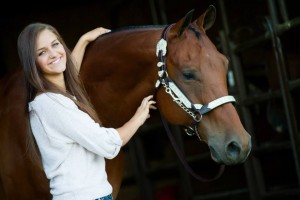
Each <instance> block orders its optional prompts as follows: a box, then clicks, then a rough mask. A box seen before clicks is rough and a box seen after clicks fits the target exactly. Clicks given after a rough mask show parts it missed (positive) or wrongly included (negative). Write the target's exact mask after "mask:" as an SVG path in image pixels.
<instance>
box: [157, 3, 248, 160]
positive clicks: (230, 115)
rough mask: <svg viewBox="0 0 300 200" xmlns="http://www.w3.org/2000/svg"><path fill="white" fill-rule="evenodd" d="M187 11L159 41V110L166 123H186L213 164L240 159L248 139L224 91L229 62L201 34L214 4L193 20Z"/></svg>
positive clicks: (209, 21) (243, 157)
mask: <svg viewBox="0 0 300 200" xmlns="http://www.w3.org/2000/svg"><path fill="white" fill-rule="evenodd" d="M192 13H193V11H191V12H189V13H188V14H187V15H186V16H185V17H183V18H182V19H181V20H179V21H178V22H177V23H175V24H173V25H170V26H168V28H166V29H165V30H164V33H163V36H164V37H165V40H164V39H162V40H161V41H160V42H159V43H158V47H157V54H158V57H159V60H160V62H158V69H159V73H158V74H159V80H158V82H157V85H156V87H157V88H158V92H157V104H158V108H159V109H160V111H161V112H162V114H163V116H164V117H165V118H166V119H167V120H168V121H169V122H170V123H173V124H176V125H182V126H185V127H189V128H188V129H187V130H188V132H189V133H190V134H193V133H195V134H197V135H198V136H199V137H200V138H201V140H202V141H204V142H206V143H207V144H208V146H209V149H210V151H211V156H212V159H213V160H214V161H216V162H217V163H224V164H226V165H233V164H237V163H242V162H244V161H245V160H246V158H247V157H248V155H249V153H250V150H251V137H250V135H249V134H248V133H247V131H246V130H245V129H244V127H243V125H242V123H241V121H240V118H239V116H238V113H237V111H236V109H235V107H234V105H233V104H232V102H234V101H235V99H234V98H233V97H232V96H229V95H228V88H227V71H228V60H227V58H226V57H225V56H224V55H223V54H222V53H220V52H219V51H218V50H217V48H216V46H215V45H214V44H213V43H212V42H211V40H210V39H209V38H208V36H207V35H206V30H208V29H209V28H210V27H211V26H212V25H213V23H214V20H215V14H216V11H215V7H213V6H210V7H209V8H208V9H207V10H206V12H204V13H203V14H202V15H201V16H200V17H199V18H198V19H196V20H195V21H191V19H192Z"/></svg>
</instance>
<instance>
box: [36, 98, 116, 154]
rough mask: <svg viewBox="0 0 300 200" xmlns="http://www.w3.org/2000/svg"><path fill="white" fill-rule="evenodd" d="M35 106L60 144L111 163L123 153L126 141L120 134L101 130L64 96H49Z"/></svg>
mask: <svg viewBox="0 0 300 200" xmlns="http://www.w3.org/2000/svg"><path fill="white" fill-rule="evenodd" d="M32 105H33V106H34V107H35V112H36V114H38V115H39V118H40V120H41V122H42V124H43V127H44V129H45V131H46V132H47V134H48V137H51V138H52V140H53V139H55V140H54V141H57V142H58V143H59V142H67V143H72V142H75V143H78V144H80V145H81V146H83V147H84V148H86V149H87V150H89V151H91V152H94V153H96V154H98V155H101V156H103V157H105V158H107V159H112V158H114V157H115V156H116V155H117V154H118V153H119V151H120V148H121V146H122V140H121V138H120V135H119V134H118V132H117V130H116V129H114V128H105V127H101V126H100V125H99V124H98V123H96V122H95V121H94V120H93V119H92V118H91V117H90V116H89V115H88V114H87V113H85V112H83V111H81V110H80V109H79V108H78V107H77V105H76V104H75V103H74V102H73V101H72V100H71V99H69V98H67V97H65V96H63V95H60V94H52V93H46V94H44V95H42V96H39V97H38V98H37V99H36V100H35V104H32ZM56 145H57V144H56Z"/></svg>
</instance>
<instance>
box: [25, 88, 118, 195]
mask: <svg viewBox="0 0 300 200" xmlns="http://www.w3.org/2000/svg"><path fill="white" fill-rule="evenodd" d="M29 111H30V124H31V128H32V132H33V135H34V137H35V139H36V142H37V144H38V147H39V150H40V152H41V156H42V162H43V168H44V170H45V173H46V176H47V178H48V179H49V180H50V188H51V190H50V192H51V194H52V196H53V200H93V199H96V198H100V197H103V196H106V195H108V194H110V193H112V187H111V185H110V184H109V182H108V181H107V174H106V171H105V160H104V158H108V159H112V158H114V157H115V156H116V155H117V154H118V153H119V151H120V148H121V145H122V140H121V138H120V136H119V134H118V132H117V131H116V129H113V128H104V127H100V126H99V124H98V123H96V122H95V121H94V120H92V118H91V117H90V116H89V115H88V114H86V113H85V112H82V111H81V110H80V109H78V107H77V105H76V104H75V103H74V102H73V101H72V100H71V99H69V98H67V97H65V96H63V95H61V94H55V93H50V92H48V93H43V94H41V95H39V96H37V97H36V98H35V99H34V100H33V101H32V102H30V103H29Z"/></svg>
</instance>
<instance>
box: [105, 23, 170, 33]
mask: <svg viewBox="0 0 300 200" xmlns="http://www.w3.org/2000/svg"><path fill="white" fill-rule="evenodd" d="M165 26H166V25H140V26H126V27H120V28H117V29H114V30H112V31H111V32H110V33H114V32H120V31H127V30H134V29H152V28H163V27H165Z"/></svg>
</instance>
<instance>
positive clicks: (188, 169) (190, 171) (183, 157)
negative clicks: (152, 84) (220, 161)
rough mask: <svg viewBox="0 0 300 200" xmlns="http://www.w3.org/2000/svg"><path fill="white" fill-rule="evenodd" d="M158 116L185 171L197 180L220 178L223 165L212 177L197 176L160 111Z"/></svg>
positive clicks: (204, 180) (207, 180)
mask: <svg viewBox="0 0 300 200" xmlns="http://www.w3.org/2000/svg"><path fill="white" fill-rule="evenodd" d="M159 113H160V112H159ZM160 116H161V120H162V122H163V125H164V127H165V130H166V132H167V135H168V137H169V139H170V141H171V143H172V145H173V148H174V150H175V152H176V154H177V156H178V158H179V159H180V161H181V163H182V164H183V166H184V168H185V169H186V171H188V172H189V173H190V174H191V175H192V176H193V177H195V178H196V179H197V180H199V181H202V182H211V181H214V180H216V179H218V178H220V177H221V175H222V174H223V172H224V170H225V165H221V166H220V169H219V172H218V173H217V175H216V176H215V177H213V178H203V177H201V176H199V175H198V174H196V172H195V171H194V170H193V169H192V168H191V167H190V166H189V164H188V163H187V161H186V159H185V156H184V155H183V153H182V151H181V149H180V148H179V146H178V144H177V143H176V141H175V138H174V136H173V134H172V133H171V131H170V128H169V126H168V123H167V121H166V120H165V118H164V117H163V116H162V114H161V113H160Z"/></svg>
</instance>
